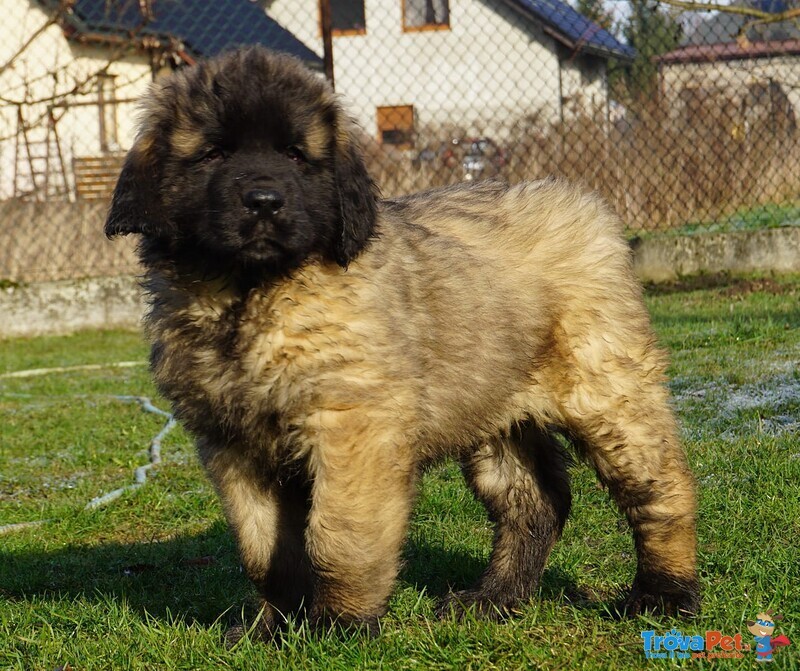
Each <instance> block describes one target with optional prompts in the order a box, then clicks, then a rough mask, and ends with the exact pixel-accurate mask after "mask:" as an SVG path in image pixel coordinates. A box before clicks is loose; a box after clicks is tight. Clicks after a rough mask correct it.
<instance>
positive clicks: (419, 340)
mask: <svg viewBox="0 0 800 671" xmlns="http://www.w3.org/2000/svg"><path fill="white" fill-rule="evenodd" d="M356 137H357V131H356V128H355V127H354V124H353V123H352V122H351V120H350V119H349V118H348V117H347V116H346V115H345V114H344V113H343V111H342V108H341V106H340V104H339V102H338V100H337V98H336V97H335V96H334V94H333V92H332V91H331V89H330V88H329V87H328V85H327V84H326V83H325V82H324V81H323V80H321V79H320V78H318V77H317V76H315V75H313V74H311V73H310V72H309V71H307V70H305V69H304V68H303V67H302V66H301V65H300V64H299V63H298V62H296V61H294V60H292V59H290V58H288V57H284V56H279V55H275V54H272V53H269V52H267V51H265V50H263V49H260V48H250V49H245V50H239V51H235V52H232V53H229V54H227V55H224V56H222V57H220V58H218V59H215V60H211V61H209V62H206V63H203V64H200V65H198V66H196V67H192V68H187V69H185V70H181V71H179V72H176V73H175V74H173V75H172V76H170V77H168V78H166V79H164V80H161V81H160V82H159V83H157V84H155V85H154V87H153V89H152V91H151V93H150V95H149V98H148V100H147V102H146V104H145V108H144V114H143V120H142V122H141V127H140V131H139V134H138V138H137V140H136V143H135V145H134V146H133V148H132V149H131V151H130V153H129V155H128V157H127V160H126V162H125V166H124V169H123V171H122V173H121V175H120V177H119V182H118V184H117V187H116V190H115V192H114V197H113V201H112V205H111V209H110V212H109V215H108V220H107V222H106V226H105V232H106V234H107V235H108V236H115V235H124V234H129V233H135V234H139V235H140V236H141V243H140V256H141V261H142V263H143V265H144V268H145V275H144V288H145V291H146V293H147V295H148V297H149V305H150V307H149V311H148V314H147V315H146V318H145V328H146V333H147V336H148V338H149V340H150V341H151V343H152V353H151V365H152V371H153V375H154V377H155V381H156V383H157V385H158V388H159V390H160V391H161V393H162V394H163V395H164V396H165V397H166V398H168V399H169V400H170V401H171V403H172V405H173V408H174V411H175V414H176V416H177V417H178V418H179V419H180V420H181V421H182V422H183V424H184V426H185V427H186V428H187V429H188V430H189V431H190V432H191V433H192V434H193V435H194V437H195V438H196V441H197V449H198V452H199V456H200V459H201V460H202V463H203V465H204V466H205V468H206V470H207V472H208V474H209V476H210V478H211V480H212V481H213V483H214V486H215V487H216V489H217V491H218V493H219V496H220V499H221V500H222V504H223V506H224V510H225V514H226V516H227V519H228V521H229V523H230V526H231V528H232V529H233V531H234V533H235V535H236V539H237V541H238V546H239V549H240V552H241V557H242V562H243V565H244V567H245V569H246V571H247V574H248V575H249V577H250V579H251V580H252V581H253V582H254V583H255V586H256V587H257V589H258V591H259V593H260V594H261V596H262V597H263V599H264V604H265V621H266V624H267V627H268V628H275V627H278V626H280V624H281V623H282V621H283V618H284V617H285V616H287V615H289V614H298V613H302V614H305V615H306V616H307V617H308V618H310V620H311V622H312V623H315V624H317V623H326V622H330V621H331V620H337V621H339V622H344V623H366V624H367V625H368V626H373V627H374V626H375V624H376V623H377V618H378V617H380V616H381V615H383V614H384V613H385V612H386V608H387V602H388V599H389V596H390V593H391V591H392V587H393V585H394V583H395V580H396V577H397V573H398V567H399V564H400V554H401V548H402V545H403V541H404V537H405V534H406V529H407V526H408V520H409V515H410V513H411V508H412V502H413V500H414V495H415V487H416V482H417V479H418V476H419V473H420V469H421V468H422V467H423V465H425V464H427V463H430V462H431V461H433V460H436V459H440V458H443V457H447V456H450V457H455V458H457V459H458V460H460V463H461V464H462V467H463V472H464V475H465V477H466V479H467V482H468V483H469V485H470V487H471V488H472V491H473V492H474V493H475V496H476V497H477V498H478V499H480V500H481V501H482V502H483V503H484V505H485V506H486V508H487V510H488V513H489V515H490V517H491V519H492V521H493V522H494V525H495V536H494V549H493V551H492V555H491V559H490V561H489V565H488V567H487V568H486V571H485V573H484V574H483V575H482V576H481V578H480V579H479V580H478V583H477V584H476V585H475V586H474V587H473V588H471V589H468V590H466V591H463V592H457V593H454V594H450V595H448V596H447V597H445V599H444V600H443V602H442V604H441V607H440V612H441V613H442V614H450V613H455V614H456V615H459V614H461V613H463V612H464V611H465V609H470V610H471V611H473V612H474V613H476V614H477V615H478V616H485V617H502V616H503V615H504V614H506V613H508V612H509V611H511V610H512V609H515V608H517V607H519V606H520V605H522V604H524V603H525V602H526V601H527V600H528V599H529V598H530V597H531V595H532V594H533V592H534V591H535V589H536V587H537V583H538V581H539V579H540V577H541V575H542V571H543V568H544V565H545V560H546V559H547V556H548V554H549V552H550V550H551V548H552V546H553V544H554V543H555V542H556V540H557V538H558V537H559V535H560V533H561V530H562V527H563V525H564V521H565V519H566V517H567V514H568V511H569V508H570V492H569V484H568V480H567V474H566V468H565V459H564V455H563V454H562V452H561V450H560V448H559V443H558V442H557V440H556V439H555V438H554V436H555V434H556V432H559V433H561V434H562V435H564V436H566V437H568V439H569V440H570V441H571V442H572V443H573V444H574V445H575V446H576V448H577V449H578V451H579V452H580V453H581V454H582V455H583V456H584V457H585V459H586V460H588V462H589V463H591V464H592V465H593V467H594V468H595V469H596V471H597V474H598V476H599V478H600V480H601V481H602V483H603V484H604V485H605V486H606V487H607V489H608V491H609V492H610V494H611V496H612V497H613V498H614V500H615V501H616V503H617V504H618V505H619V507H620V508H621V510H622V511H623V513H624V514H625V516H626V517H627V519H628V521H629V522H630V525H631V527H632V530H633V536H634V542H635V546H636V552H637V556H638V564H637V569H636V576H635V578H634V581H633V587H632V589H631V592H630V595H629V597H628V598H627V600H626V603H625V604H624V606H625V608H626V611H627V612H628V613H629V614H632V613H638V612H639V611H641V610H642V609H665V610H667V611H669V612H692V611H695V610H696V608H697V607H698V603H699V597H698V582H697V574H696V568H695V544H696V541H695V506H696V504H695V492H694V484H693V479H692V477H691V474H690V472H689V469H688V467H687V464H686V459H685V457H684V454H683V452H682V449H681V446H680V444H679V441H678V438H677V436H676V426H675V421H674V419H673V415H672V412H671V410H670V407H669V403H668V395H667V391H666V390H665V387H664V384H663V382H664V377H663V371H664V366H665V364H664V358H663V356H662V354H661V353H660V352H659V351H658V350H657V349H656V347H655V345H654V337H653V334H652V331H651V328H650V325H649V320H648V315H647V312H646V309H645V307H644V305H643V303H642V299H641V295H640V289H639V287H638V284H637V282H636V280H635V279H634V276H633V274H632V271H631V261H630V254H629V250H628V247H627V245H626V243H625V241H624V239H623V237H622V227H621V224H620V222H619V221H618V219H617V218H616V217H615V216H614V215H613V214H612V213H611V212H610V211H609V209H608V208H607V207H606V206H605V205H604V204H603V203H602V202H601V201H600V200H599V199H598V198H596V197H594V196H592V195H588V194H586V193H583V192H582V191H580V190H577V189H576V188H573V187H571V186H568V185H567V184H565V183H563V182H559V181H554V180H546V181H540V182H533V183H523V184H518V185H516V186H512V187H509V186H507V185H506V184H503V183H500V182H485V183H479V184H474V185H458V186H453V187H448V188H444V189H439V190H435V191H429V192H426V193H421V194H417V195H413V196H408V197H404V198H397V199H393V200H387V201H380V200H379V199H378V197H377V190H376V187H375V185H374V183H373V182H372V180H371V179H370V177H369V175H368V174H367V170H366V169H365V165H364V161H363V159H362V156H361V153H360V151H359V148H358V144H357V141H356Z"/></svg>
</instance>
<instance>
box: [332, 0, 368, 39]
mask: <svg viewBox="0 0 800 671" xmlns="http://www.w3.org/2000/svg"><path fill="white" fill-rule="evenodd" d="M329 1H330V3H331V31H332V32H333V34H334V35H363V34H364V33H366V32H367V19H366V12H365V10H364V0H329Z"/></svg>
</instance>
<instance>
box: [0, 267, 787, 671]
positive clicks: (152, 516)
mask: <svg viewBox="0 0 800 671" xmlns="http://www.w3.org/2000/svg"><path fill="white" fill-rule="evenodd" d="M647 301H648V305H649V307H650V309H651V312H652V314H653V318H654V322H655V326H656V329H657V331H658V333H659V336H660V338H661V342H662V344H663V345H664V346H665V347H666V348H667V349H669V351H670V354H671V359H672V367H671V378H672V381H671V387H672V390H673V392H674V397H675V406H676V408H677V411H678V413H679V416H680V419H681V422H682V426H683V435H684V439H685V443H686V449H687V451H688V455H689V459H690V462H691V464H692V467H693V469H694V471H695V473H696V475H697V479H698V481H699V484H700V520H699V534H700V567H701V582H702V588H703V592H704V602H703V610H702V613H701V614H700V615H699V616H698V617H697V618H695V619H693V620H688V621H686V620H684V621H681V620H672V619H667V618H653V617H639V618H635V619H631V620H626V621H621V622H620V621H616V620H614V619H613V618H611V617H610V616H609V613H608V610H609V606H610V604H611V603H612V602H613V600H614V599H616V598H617V597H618V596H619V595H620V593H621V591H622V590H623V589H624V587H625V586H626V585H628V584H629V583H630V580H631V578H632V576H633V570H634V557H633V547H632V542H631V538H630V534H629V533H628V531H627V528H626V525H625V523H624V521H623V520H622V518H621V517H620V515H619V513H618V512H617V511H616V509H615V508H614V507H613V505H612V504H611V503H610V501H609V499H608V497H607V495H606V493H605V492H604V491H603V490H602V489H600V488H599V487H598V486H597V484H596V480H595V478H594V475H593V473H592V472H591V471H590V470H589V469H588V468H587V467H586V466H584V465H581V464H577V465H576V466H575V467H574V468H573V493H574V507H573V512H572V515H571V517H570V520H569V522H568V524H567V527H566V529H565V532H564V537H563V539H562V540H561V541H560V542H559V544H558V545H557V546H556V549H555V551H554V552H553V554H552V556H551V559H550V562H549V564H548V569H547V571H546V573H545V576H544V579H543V582H542V585H541V589H540V594H539V596H538V598H537V599H536V600H534V601H533V602H532V603H531V604H530V605H529V606H527V607H526V608H525V609H524V611H523V612H522V613H521V615H520V617H519V618H517V619H515V620H513V621H510V622H508V623H506V624H499V625H498V624H485V623H481V622H477V621H468V622H465V623H461V624H456V623H454V622H443V623H442V622H438V621H437V620H436V619H435V618H434V615H433V605H434V603H435V598H436V597H437V596H438V595H441V594H443V593H444V592H445V591H446V590H447V588H448V586H451V585H452V586H454V587H456V588H459V587H463V586H465V585H467V584H468V583H469V582H470V581H472V580H474V579H475V578H476V577H477V575H478V574H479V573H480V571H481V569H482V567H483V565H484V563H485V562H486V560H487V558H488V553H489V549H490V542H491V535H492V534H491V528H490V525H489V523H488V521H487V519H486V516H485V514H484V513H483V511H482V509H481V507H480V506H479V505H478V504H477V503H476V502H475V501H474V500H473V499H472V496H471V495H470V493H469V491H468V490H467V489H466V487H465V486H464V484H463V482H462V480H461V476H460V473H459V471H458V469H457V468H456V467H455V466H454V465H453V464H445V465H442V466H440V467H437V468H435V469H434V470H432V471H430V472H429V473H428V474H426V476H425V477H424V479H423V481H422V486H421V489H420V495H419V499H418V503H417V506H416V510H415V514H414V518H413V522H412V526H411V533H410V536H409V541H408V544H407V547H406V551H405V554H406V564H405V568H404V570H403V572H402V574H401V578H400V581H399V584H398V586H397V590H396V592H395V595H394V597H393V599H392V601H391V608H390V613H389V615H388V616H387V617H386V618H385V620H384V621H383V624H382V633H381V634H380V635H379V636H378V637H376V638H372V639H370V638H368V637H367V636H366V635H364V634H360V633H355V634H354V633H349V634H341V633H335V632H334V633H330V634H325V635H318V636H315V635H310V634H308V632H307V631H306V630H305V628H304V627H303V625H302V623H298V624H297V626H296V627H294V628H293V629H292V630H291V631H290V632H289V633H288V634H287V635H285V637H284V638H283V640H282V641H281V642H280V644H279V645H264V644H261V643H255V642H250V641H249V640H247V639H245V640H243V641H241V642H240V643H239V644H238V645H237V646H236V647H235V648H233V649H232V650H227V649H226V648H225V647H224V646H223V644H222V634H223V631H224V629H225V628H226V626H227V623H228V622H229V621H230V620H231V619H232V618H234V617H236V616H237V614H240V613H241V611H242V609H243V608H251V607H252V603H253V593H252V591H251V588H250V586H249V584H248V582H247V580H246V578H245V576H244V575H243V574H242V573H241V571H240V569H239V564H238V561H237V556H236V551H235V548H234V546H233V542H232V540H231V537H230V535H229V533H228V531H227V529H226V525H225V523H224V520H223V517H222V514H221V510H220V506H219V503H218V501H217V499H216V497H215V494H214V492H213V490H212V488H211V486H210V485H209V483H208V482H207V481H206V479H205V478H204V476H203V473H202V471H201V469H200V467H199V466H198V463H197V461H196V459H195V457H194V454H193V448H192V445H191V443H190V441H189V439H188V437H187V435H186V434H185V433H183V431H182V430H181V429H180V428H176V429H174V430H172V431H171V432H170V433H168V434H167V435H166V437H165V438H164V440H163V445H162V457H163V461H162V462H161V463H160V464H159V465H157V466H155V467H153V468H152V469H151V471H150V475H149V476H148V478H147V482H146V484H145V485H144V486H142V487H140V488H138V489H130V490H127V491H126V492H125V493H123V494H122V496H120V497H119V498H117V499H116V500H114V501H112V502H110V503H108V504H107V505H105V506H100V507H97V508H95V509H92V510H86V509H85V506H86V504H87V503H88V502H89V501H90V500H92V499H94V498H95V497H97V496H99V495H102V494H104V493H107V492H110V491H112V490H115V489H117V488H120V487H123V486H125V485H129V484H131V483H132V482H133V472H134V469H135V468H136V467H138V466H141V465H143V464H146V463H148V450H147V448H148V445H149V443H150V440H151V439H152V437H153V436H155V435H156V434H157V433H158V432H159V431H160V430H161V429H162V428H163V426H164V417H162V416H159V415H156V414H153V413H148V412H145V411H143V409H142V407H141V405H140V404H139V403H137V402H135V401H132V400H131V399H129V398H120V397H125V396H132V395H135V396H142V395H143V396H152V397H153V400H154V402H155V404H156V405H158V406H159V407H161V408H166V406H165V405H164V402H163V400H160V399H158V398H157V397H156V396H155V392H154V390H153V387H152V384H151V382H150V380H149V377H148V373H147V369H146V367H145V366H143V365H142V366H129V367H102V368H99V369H97V368H95V369H85V368H77V369H68V370H62V371H60V372H50V373H44V374H39V375H31V376H27V377H12V376H8V375H7V373H9V372H15V371H23V370H29V369H41V368H47V367H69V366H83V365H87V364H107V363H113V362H121V361H144V360H145V359H146V347H145V346H144V344H143V343H142V341H141V339H140V337H139V335H138V334H135V333H125V332H92V333H82V334H78V335H74V336H69V337H58V338H55V337H54V338H37V339H33V340H10V341H4V342H1V343H0V375H2V376H3V377H0V422H1V423H2V442H1V443H0V527H3V530H5V533H2V535H0V669H44V670H48V671H49V670H52V669H56V668H66V666H67V665H69V667H70V668H71V669H75V670H78V669H142V670H144V669H147V670H148V671H150V670H153V669H211V668H214V669H270V670H272V669H325V670H326V671H327V670H337V669H367V668H369V669H420V670H429V669H431V670H433V669H476V670H477V669H528V668H545V669H640V668H648V667H651V666H652V667H653V668H666V667H669V668H672V667H673V666H675V665H677V664H681V665H683V666H686V667H690V668H695V667H696V668H712V667H713V668H741V667H742V666H743V665H746V666H747V667H749V668H752V667H753V666H755V661H754V659H755V655H754V653H753V651H752V650H749V651H744V652H743V653H742V654H743V655H744V659H734V660H719V659H715V660H713V661H704V660H700V659H689V660H687V661H685V662H676V661H674V660H647V659H645V655H644V651H643V639H642V635H641V634H642V632H643V631H647V630H653V631H655V633H656V634H658V635H661V634H664V633H665V632H669V631H670V630H672V629H673V628H674V629H677V630H679V631H681V632H682V633H683V634H687V635H700V636H705V635H706V632H708V631H719V632H721V633H722V634H723V635H726V636H734V635H736V634H741V635H742V639H741V640H742V641H743V642H744V643H748V644H749V643H752V636H751V635H750V634H749V633H748V632H747V629H746V625H745V621H746V620H747V619H751V618H755V616H756V614H757V613H758V612H760V611H763V610H765V609H767V608H772V609H775V611H776V612H778V613H781V614H783V615H784V616H785V619H783V620H780V621H779V622H778V626H777V629H776V633H783V634H785V635H786V636H788V637H789V639H791V640H792V645H790V646H789V647H788V648H783V649H781V650H779V651H778V652H777V653H776V660H775V663H774V664H773V665H772V668H776V669H799V668H800V556H799V555H798V551H797V542H798V538H800V278H798V277H784V278H753V277H751V278H744V279H742V278H739V279H736V278H705V279H703V280H701V281H697V282H685V283H682V284H675V285H670V286H666V287H663V286H662V287H657V288H651V289H650V290H649V291H648V297H647ZM41 520H47V521H46V522H44V523H42V524H38V525H34V526H28V527H25V528H16V527H15V528H13V529H12V528H7V527H5V525H11V524H17V523H21V522H36V521H41ZM720 650H721V648H720V647H719V646H718V647H717V648H715V649H714V651H715V652H716V651H720Z"/></svg>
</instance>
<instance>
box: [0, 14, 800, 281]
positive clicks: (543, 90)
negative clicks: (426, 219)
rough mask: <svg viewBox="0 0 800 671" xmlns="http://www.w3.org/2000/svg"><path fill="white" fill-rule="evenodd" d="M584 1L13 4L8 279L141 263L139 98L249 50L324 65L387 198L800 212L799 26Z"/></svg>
mask: <svg viewBox="0 0 800 671" xmlns="http://www.w3.org/2000/svg"><path fill="white" fill-rule="evenodd" d="M571 1H572V0H563V1H562V0H261V1H260V2H251V0H225V1H221V2H215V3H202V2H198V1H197V0H183V1H181V2H177V1H170V2H167V0H148V1H145V2H130V1H128V0H73V1H70V2H66V1H64V0H60V1H58V0H51V1H49V2H30V1H28V0H0V5H1V6H2V7H3V9H4V10H5V12H4V16H5V17H6V23H7V26H6V29H5V30H4V33H3V37H0V280H11V281H38V280H52V279H67V278H74V277H85V276H96V275H108V274H119V273H130V272H136V271H137V268H136V263H135V260H134V255H133V254H132V252H131V249H130V246H129V245H127V246H126V245H123V246H112V245H109V244H107V243H106V242H105V241H104V240H103V238H102V234H101V229H102V221H103V217H104V213H105V209H106V207H107V201H108V197H109V194H110V190H111V188H112V186H113V183H114V180H115V177H116V174H117V173H118V171H119V168H120V165H121V157H122V156H123V155H124V152H125V150H126V149H127V148H129V147H130V145H131V143H132V141H133V137H134V133H135V122H136V102H137V101H138V100H139V99H140V98H141V96H142V95H143V94H144V93H145V91H146V90H147V86H148V85H149V83H150V82H151V81H153V79H155V78H157V77H159V76H162V75H163V74H164V73H165V72H168V71H170V70H173V69H175V68H179V67H191V64H192V63H193V62H195V61H196V60H198V59H200V58H203V57H207V56H212V55H214V54H216V53H219V52H220V51H223V50H225V49H227V48H230V47H233V46H236V45H238V44H250V43H260V44H264V45H266V46H269V47H272V48H274V49H276V50H280V51H284V52H288V53H291V54H292V55H295V56H296V57H298V58H301V59H302V60H304V61H305V62H306V64H307V65H308V66H309V67H310V68H312V69H316V70H318V71H319V72H320V76H323V72H324V71H325V69H326V68H325V66H326V64H327V69H328V71H329V74H330V73H332V74H333V76H334V78H335V83H336V89H337V92H339V93H340V94H341V96H342V99H343V101H344V104H345V105H346V106H347V108H348V110H349V111H350V113H351V114H352V115H353V116H354V117H355V118H356V119H357V121H358V122H359V124H360V126H361V127H362V129H363V136H364V137H363V140H364V148H365V152H366V156H367V159H368V164H369V168H370V170H371V172H372V173H373V175H374V176H375V177H376V179H377V181H378V183H379V184H380V186H381V189H382V191H383V193H384V194H385V195H386V196H393V195H398V194H402V193H409V192H412V191H415V190H420V189H427V188H431V187H434V186H440V185H446V184H451V183H453V182H457V181H463V180H477V179H484V178H500V179H505V180H508V181H510V182H517V181H520V180H524V179H537V178H541V177H544V176H546V175H553V174H557V175H563V176H566V177H568V178H570V179H574V180H580V181H582V182H584V183H586V184H587V185H588V186H590V187H591V188H594V189H597V190H598V191H600V192H601V193H603V194H604V195H605V197H606V198H607V199H608V200H609V201H610V202H611V203H612V204H613V206H614V207H615V208H616V210H617V211H618V212H619V214H620V215H621V216H622V217H623V219H624V221H625V222H626V224H627V226H628V229H629V231H630V233H631V235H643V234H658V233H661V232H668V231H681V230H687V231H688V230H691V231H703V230H712V229H713V230H717V229H719V228H720V227H724V226H728V227H731V228H736V227H742V226H775V225H783V224H792V223H796V222H797V221H798V220H800V131H798V128H797V125H798V124H797V114H798V109H800V29H798V26H797V22H796V19H795V21H794V22H793V21H789V20H784V21H780V20H777V19H779V18H780V15H778V14H776V15H775V16H773V17H772V19H769V17H768V18H767V19H764V17H763V16H762V17H761V18H760V19H759V18H758V15H757V12H762V14H763V6H764V3H763V2H760V3H759V2H756V0H752V3H751V4H748V2H750V0H743V2H742V3H739V6H740V7H744V8H745V9H748V8H750V7H752V9H753V13H752V15H750V16H748V15H747V13H746V12H745V13H744V14H742V13H737V14H727V13H725V12H711V13H709V12H705V13H691V12H684V13H676V11H677V10H673V9H671V8H670V6H669V5H668V4H661V5H659V4H657V3H654V2H651V1H649V0H629V1H627V2H615V3H614V4H613V7H611V6H610V5H605V4H603V3H602V2H601V1H600V0H575V2H574V3H573V4H570V2H571ZM666 1H667V2H669V0H666ZM321 3H322V4H321ZM328 3H330V5H329V11H327V10H328ZM784 4H785V3H784ZM789 5H792V3H791V2H790V3H789ZM322 9H325V10H326V11H321V10H322ZM612 10H613V11H612ZM776 11H778V10H776ZM780 11H786V8H785V7H783V5H781V8H780ZM323 16H326V17H327V16H329V18H330V24H329V25H328V24H327V23H326V24H325V25H323V22H322V18H321V17H323ZM589 17H591V18H589ZM326 37H329V39H328V40H327V42H328V48H327V49H326V39H325V38H326ZM257 85H258V83H257V82H254V86H257Z"/></svg>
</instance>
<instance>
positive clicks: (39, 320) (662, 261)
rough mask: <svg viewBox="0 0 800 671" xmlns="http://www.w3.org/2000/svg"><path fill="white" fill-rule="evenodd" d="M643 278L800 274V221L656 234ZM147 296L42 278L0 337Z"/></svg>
mask: <svg viewBox="0 0 800 671" xmlns="http://www.w3.org/2000/svg"><path fill="white" fill-rule="evenodd" d="M634 266H635V269H636V272H637V274H638V275H639V277H640V278H641V279H642V280H644V281H656V282H659V281H665V280H671V279H675V278H677V277H679V276H682V275H693V274H697V273H717V272H721V271H727V272H734V273H735V272H755V271H762V272H763V271H774V272H794V273H798V272H800V226H799V227H787V228H778V229H771V230H764V231H752V232H742V233H728V234H714V235H697V236H691V237H682V238H668V237H661V238H651V239H646V240H641V241H639V242H637V243H636V244H635V245H634ZM141 314H142V300H141V296H140V292H139V286H138V283H137V281H136V280H135V279H134V278H132V277H113V278H94V279H84V280H75V281H68V282H66V281H65V282H45V283H39V284H30V285H23V286H9V287H5V288H2V289H0V315H2V318H1V319H0V338H2V337H15V336H36V335H43V334H58V333H69V332H72V331H77V330H80V329H89V328H131V329H136V328H139V322H140V318H141Z"/></svg>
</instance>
